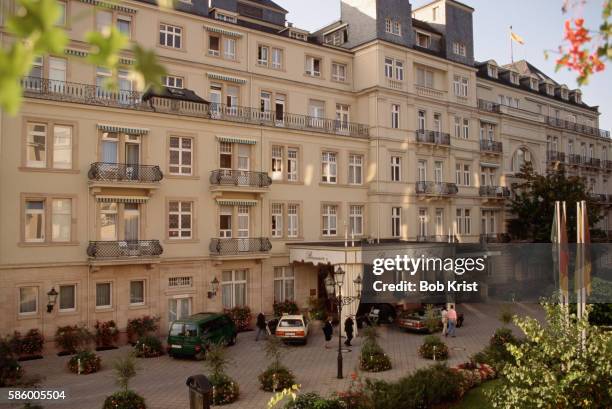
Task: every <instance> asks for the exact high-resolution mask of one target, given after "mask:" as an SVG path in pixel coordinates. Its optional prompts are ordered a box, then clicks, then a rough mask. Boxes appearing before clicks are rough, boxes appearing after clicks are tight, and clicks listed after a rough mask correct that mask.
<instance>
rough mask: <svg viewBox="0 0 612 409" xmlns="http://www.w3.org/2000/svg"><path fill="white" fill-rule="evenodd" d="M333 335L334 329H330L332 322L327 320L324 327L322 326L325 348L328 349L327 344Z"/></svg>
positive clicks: (329, 319)
mask: <svg viewBox="0 0 612 409" xmlns="http://www.w3.org/2000/svg"><path fill="white" fill-rule="evenodd" d="M333 333H334V327H332V320H331V318H328V319H327V321H325V325H323V335H325V348H326V349H329V342H330V341H331V339H332V335H333Z"/></svg>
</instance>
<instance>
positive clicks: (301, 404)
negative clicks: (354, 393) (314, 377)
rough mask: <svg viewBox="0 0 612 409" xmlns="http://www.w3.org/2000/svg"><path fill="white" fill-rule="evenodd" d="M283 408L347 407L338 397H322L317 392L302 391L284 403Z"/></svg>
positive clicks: (326, 408)
mask: <svg viewBox="0 0 612 409" xmlns="http://www.w3.org/2000/svg"><path fill="white" fill-rule="evenodd" d="M285 409H348V408H347V407H346V405H345V404H344V403H343V402H342V401H341V400H340V399H338V398H329V399H326V398H323V397H321V396H319V395H318V394H316V393H314V392H311V393H304V394H301V395H298V397H297V399H295V400H294V401H290V402H288V403H287V404H286V405H285Z"/></svg>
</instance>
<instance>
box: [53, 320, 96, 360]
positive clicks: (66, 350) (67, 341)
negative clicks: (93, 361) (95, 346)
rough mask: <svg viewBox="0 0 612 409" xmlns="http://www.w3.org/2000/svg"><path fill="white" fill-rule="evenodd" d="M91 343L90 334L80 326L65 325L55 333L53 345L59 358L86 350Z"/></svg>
mask: <svg viewBox="0 0 612 409" xmlns="http://www.w3.org/2000/svg"><path fill="white" fill-rule="evenodd" d="M91 341H92V335H91V332H89V330H88V329H87V328H85V327H82V326H78V325H66V326H63V327H58V328H57V330H56V331H55V345H56V346H57V348H58V349H59V350H60V352H59V353H58V355H59V356H63V355H72V354H75V353H77V351H79V350H81V349H84V348H86V347H87V346H88V345H89V344H90V343H91Z"/></svg>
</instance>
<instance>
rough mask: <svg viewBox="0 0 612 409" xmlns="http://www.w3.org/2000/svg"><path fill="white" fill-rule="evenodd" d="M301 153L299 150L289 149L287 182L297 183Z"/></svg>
mask: <svg viewBox="0 0 612 409" xmlns="http://www.w3.org/2000/svg"><path fill="white" fill-rule="evenodd" d="M299 158H300V152H299V149H298V148H292V147H288V148H287V181H288V182H297V181H298V178H299V170H298V165H299V160H300V159H299Z"/></svg>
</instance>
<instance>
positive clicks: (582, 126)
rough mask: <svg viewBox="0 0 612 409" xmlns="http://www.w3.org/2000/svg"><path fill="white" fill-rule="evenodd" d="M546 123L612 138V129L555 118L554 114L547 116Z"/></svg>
mask: <svg viewBox="0 0 612 409" xmlns="http://www.w3.org/2000/svg"><path fill="white" fill-rule="evenodd" d="M546 123H547V124H548V125H550V126H553V127H555V128H560V129H566V130H569V131H573V132H577V133H581V134H583V135H589V136H596V137H599V138H606V139H610V131H606V130H604V129H599V128H594V127H592V126H588V125H585V124H578V123H576V122H573V121H566V120H564V119H560V118H555V117H552V116H547V117H546Z"/></svg>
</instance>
